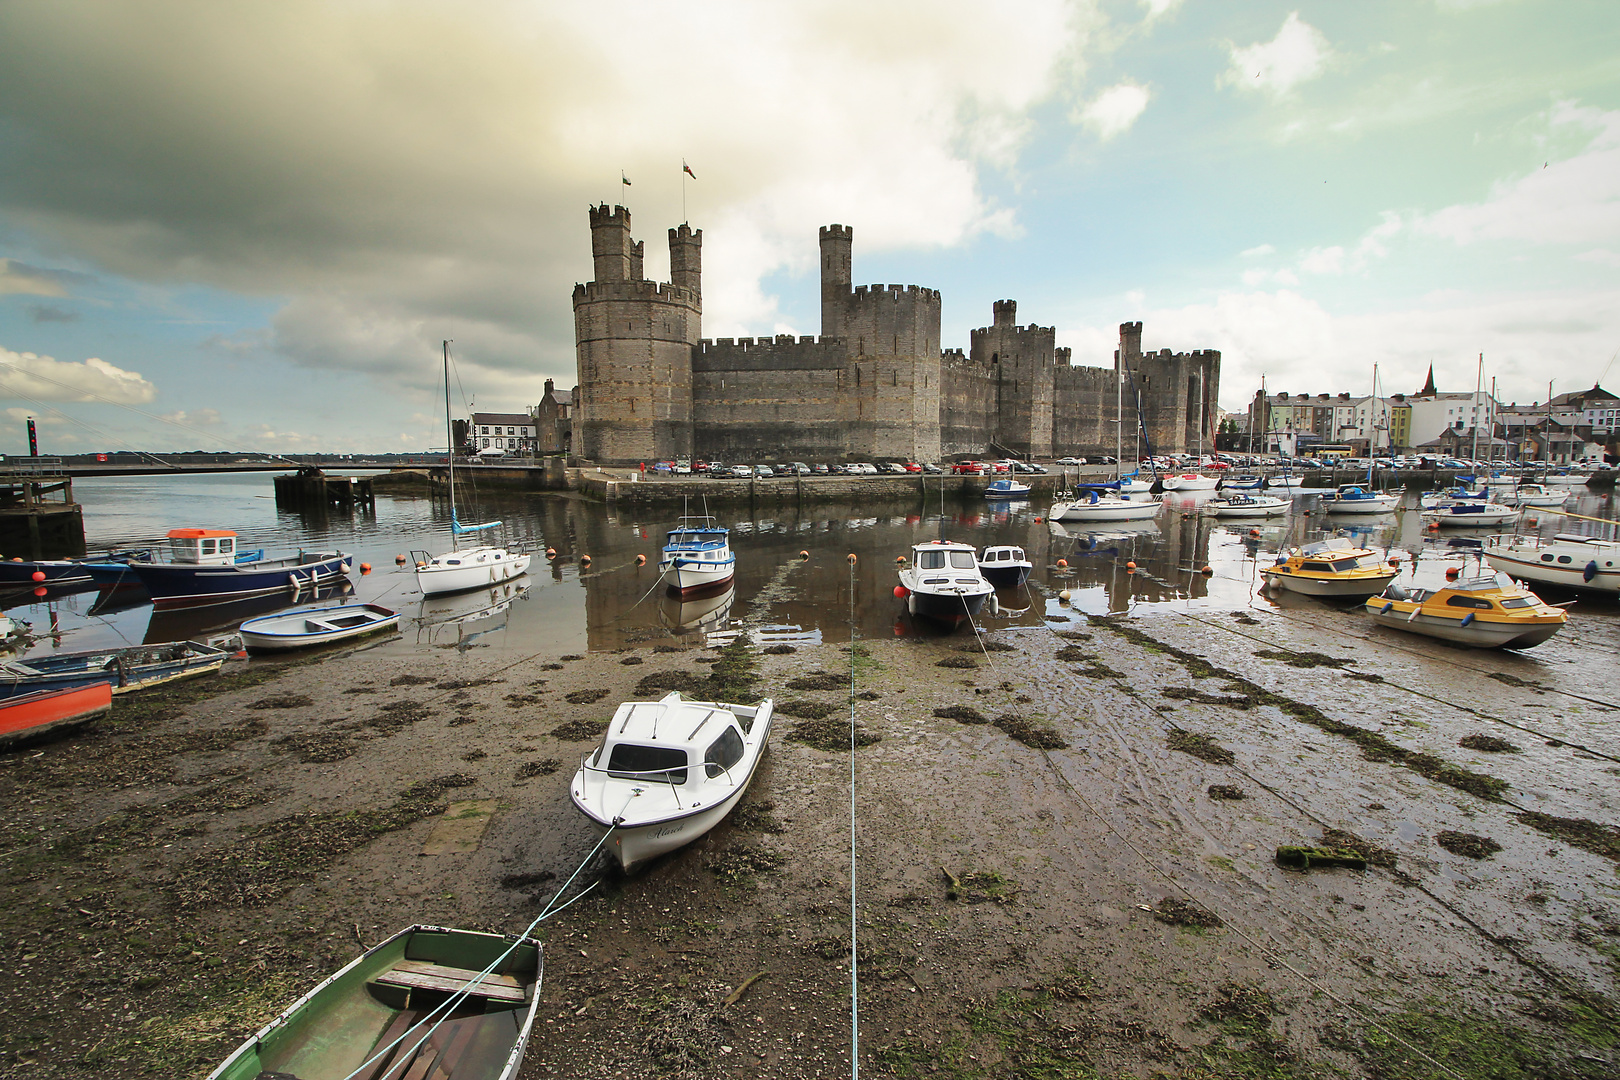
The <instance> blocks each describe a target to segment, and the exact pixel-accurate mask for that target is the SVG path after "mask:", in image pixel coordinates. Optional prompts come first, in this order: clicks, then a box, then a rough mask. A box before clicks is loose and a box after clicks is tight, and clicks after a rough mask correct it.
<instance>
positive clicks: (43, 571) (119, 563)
mask: <svg viewBox="0 0 1620 1080" xmlns="http://www.w3.org/2000/svg"><path fill="white" fill-rule="evenodd" d="M151 557H152V552H151V551H149V550H147V549H145V548H142V549H141V550H139V551H110V552H108V553H107V554H105V555H93V556H90V557H89V558H84V559H40V560H36V561H33V562H27V561H24V560H22V559H12V560H11V561H10V562H0V585H46V584H49V585H66V584H69V583H75V582H88V581H93V580H96V573H97V572H98V571H99V570H106V571H108V572H115V571H119V570H122V571H124V572H125V573H126V574H127V572H128V567H129V563H130V561H131V560H133V559H150V558H151ZM35 575H42V576H35ZM128 580H133V579H128Z"/></svg>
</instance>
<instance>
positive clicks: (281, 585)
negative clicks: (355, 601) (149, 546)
mask: <svg viewBox="0 0 1620 1080" xmlns="http://www.w3.org/2000/svg"><path fill="white" fill-rule="evenodd" d="M263 555H264V553H263V552H262V551H256V552H253V553H252V554H251V555H244V554H243V553H239V552H238V551H237V550H236V534H235V533H234V532H231V531H230V530H229V529H173V530H170V532H169V561H168V562H145V561H140V562H132V563H130V564H129V568H130V569H131V570H133V571H134V572H135V576H136V577H138V578H140V581H141V584H142V585H145V586H146V591H147V592H149V593H151V594H152V604H153V606H154V607H158V608H167V607H186V606H191V605H199V604H223V603H228V602H230V601H232V600H241V599H244V598H246V597H250V596H269V595H272V594H274V593H278V592H285V593H287V594H288V595H289V596H290V597H291V598H292V599H294V600H297V599H298V598H299V597H300V596H301V595H303V594H304V593H306V592H310V591H312V590H313V589H314V588H315V587H316V586H318V585H321V584H324V583H328V582H332V581H337V580H338V579H340V578H344V577H346V576H348V573H349V570H350V568H351V567H352V566H353V563H354V556H352V555H347V554H345V553H343V552H341V551H300V552H299V553H298V554H297V555H290V556H288V557H286V558H282V559H266V558H264V557H263Z"/></svg>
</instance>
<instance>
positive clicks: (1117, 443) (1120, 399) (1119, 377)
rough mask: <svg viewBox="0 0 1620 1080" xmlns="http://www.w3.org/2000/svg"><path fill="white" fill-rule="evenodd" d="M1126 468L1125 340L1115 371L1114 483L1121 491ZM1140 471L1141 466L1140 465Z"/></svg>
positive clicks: (1116, 489) (1122, 336) (1117, 491)
mask: <svg viewBox="0 0 1620 1080" xmlns="http://www.w3.org/2000/svg"><path fill="white" fill-rule="evenodd" d="M1124 469H1125V341H1124V335H1121V337H1120V343H1119V367H1118V368H1117V369H1116V370H1115V372H1114V484H1115V493H1116V494H1118V493H1119V489H1118V485H1119V482H1120V476H1121V475H1122V474H1123V472H1124ZM1138 471H1140V466H1139V467H1138Z"/></svg>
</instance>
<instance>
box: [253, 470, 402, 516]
mask: <svg viewBox="0 0 1620 1080" xmlns="http://www.w3.org/2000/svg"><path fill="white" fill-rule="evenodd" d="M275 484H276V505H277V506H279V507H282V508H284V509H288V510H308V509H312V508H315V507H319V508H321V509H340V510H354V509H356V508H359V509H361V510H371V511H375V510H376V509H377V497H376V495H375V494H373V492H372V490H371V477H369V476H329V475H327V473H326V472H325V471H324V470H322V469H319V468H316V467H315V466H313V465H305V466H304V467H302V468H300V469H299V470H298V471H297V472H295V473H282V474H280V475H278V476H276V478H275Z"/></svg>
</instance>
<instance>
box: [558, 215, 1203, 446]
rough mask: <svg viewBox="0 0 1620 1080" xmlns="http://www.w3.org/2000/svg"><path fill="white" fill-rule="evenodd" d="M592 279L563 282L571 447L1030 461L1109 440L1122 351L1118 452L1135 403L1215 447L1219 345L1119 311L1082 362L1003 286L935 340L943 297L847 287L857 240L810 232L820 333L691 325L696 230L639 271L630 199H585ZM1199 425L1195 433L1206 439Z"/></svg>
mask: <svg viewBox="0 0 1620 1080" xmlns="http://www.w3.org/2000/svg"><path fill="white" fill-rule="evenodd" d="M590 221H591V255H592V258H593V261H594V263H595V274H596V279H595V280H594V281H591V282H588V283H586V284H583V285H576V286H574V342H575V350H576V355H577V357H578V362H579V384H578V387H577V391H576V393H575V396H574V408H575V411H574V417H573V422H574V427H573V431H574V447H573V450H574V454H575V455H576V456H577V457H580V458H583V459H585V460H587V461H592V462H596V463H599V464H633V463H636V462H644V461H645V462H650V461H663V460H670V459H675V458H710V459H716V460H721V461H856V460H865V461H895V460H904V461H940V460H949V459H951V458H955V457H959V456H969V455H971V456H985V455H991V456H996V457H1000V456H1004V455H1013V456H1017V457H1023V458H1032V459H1042V458H1051V457H1055V456H1066V455H1071V454H1073V455H1080V454H1101V453H1112V452H1113V449H1114V421H1115V420H1116V419H1117V417H1116V415H1115V404H1114V403H1115V380H1116V378H1117V377H1118V376H1117V373H1118V372H1119V371H1120V365H1121V364H1123V365H1124V368H1125V372H1126V377H1127V379H1128V381H1127V382H1126V384H1125V391H1124V401H1125V410H1124V411H1125V416H1126V418H1127V419H1126V423H1125V426H1124V429H1123V430H1124V433H1125V446H1126V456H1127V457H1130V456H1132V455H1131V452H1130V448H1131V446H1132V445H1133V439H1132V432H1134V431H1135V430H1136V408H1135V407H1134V404H1133V396H1134V395H1133V387H1134V390H1135V391H1136V392H1139V394H1140V409H1141V418H1142V424H1143V427H1144V429H1145V430H1146V432H1147V436H1148V438H1149V440H1150V441H1151V444H1152V447H1153V450H1154V452H1155V453H1175V452H1182V451H1186V450H1191V449H1195V448H1196V447H1197V446H1198V444H1199V443H1200V441H1201V442H1202V445H1203V446H1204V448H1205V449H1206V450H1208V449H1213V447H1214V442H1215V429H1214V423H1213V417H1214V416H1215V409H1214V402H1215V401H1216V399H1217V396H1218V394H1219V391H1220V368H1221V354H1220V353H1219V352H1218V351H1215V350H1207V349H1206V350H1201V351H1197V352H1190V353H1171V352H1170V350H1168V349H1164V350H1161V351H1159V352H1156V353H1143V352H1142V324H1141V323H1124V324H1122V325H1121V326H1120V348H1119V350H1118V351H1116V352H1115V354H1114V363H1113V365H1112V366H1110V367H1080V366H1075V365H1073V364H1072V363H1071V358H1070V350H1068V349H1060V348H1057V347H1056V330H1055V329H1054V328H1053V327H1050V326H1036V325H1034V324H1031V325H1029V326H1020V325H1018V322H1017V312H1018V305H1017V303H1016V302H1015V301H1012V300H1000V301H997V302H996V304H995V306H994V318H993V321H992V323H991V325H989V326H986V327H982V328H980V329H978V330H974V331H973V332H972V334H971V341H970V344H969V348H968V351H967V352H966V353H963V351H962V350H961V349H950V350H941V348H940V340H939V337H940V331H939V327H940V294H939V292H938V290H935V289H927V288H922V287H920V286H917V285H861V286H854V285H852V277H851V273H850V266H851V262H850V260H851V255H852V251H853V243H854V237H853V235H852V232H851V230H850V229H848V228H846V227H845V226H842V225H828V226H826V227H824V228H823V229H822V230H821V335H820V336H819V337H797V338H796V337H793V336H792V335H780V336H777V337H775V338H759V339H755V338H737V339H733V338H718V339H706V338H704V337H703V336H702V322H703V290H702V265H701V264H702V251H703V231H702V230H701V229H699V230H697V231H695V232H694V231H693V230H692V229H691V228H689V227H688V226H687V225H685V224H683V225H681V226H680V227H679V228H674V229H670V230H669V265H670V281H668V282H653V281H648V280H646V279H645V278H644V277H643V276H642V256H643V252H644V247H645V245H644V243H643V242H641V241H637V240H634V239H632V237H631V235H630V212H629V211H628V210H626V209H625V208H624V207H622V206H615V207H613V208H612V209H611V210H609V208H608V207H607V206H606V205H605V204H604V205H602V206H598V207H593V208H591V211H590ZM1200 435H1201V436H1202V438H1201V440H1200Z"/></svg>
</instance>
